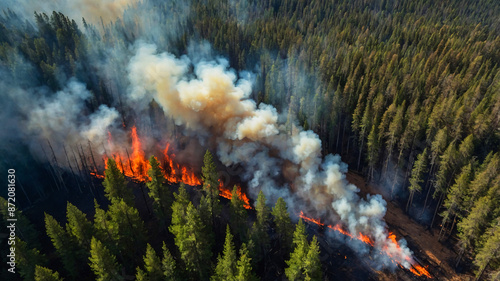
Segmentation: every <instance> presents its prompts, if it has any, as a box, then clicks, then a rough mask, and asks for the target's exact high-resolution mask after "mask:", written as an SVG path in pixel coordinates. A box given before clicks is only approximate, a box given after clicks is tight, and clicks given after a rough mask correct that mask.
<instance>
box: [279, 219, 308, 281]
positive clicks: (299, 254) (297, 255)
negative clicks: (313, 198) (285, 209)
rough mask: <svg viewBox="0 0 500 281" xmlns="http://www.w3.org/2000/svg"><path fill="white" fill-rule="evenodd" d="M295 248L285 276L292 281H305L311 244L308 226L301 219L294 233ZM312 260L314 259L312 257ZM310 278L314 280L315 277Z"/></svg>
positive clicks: (287, 262)
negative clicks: (305, 262) (307, 232)
mask: <svg viewBox="0 0 500 281" xmlns="http://www.w3.org/2000/svg"><path fill="white" fill-rule="evenodd" d="M293 246H294V247H293V248H294V250H293V252H292V253H291V254H290V259H289V260H288V261H286V264H287V265H288V267H287V268H285V275H286V277H287V278H288V280H290V281H294V280H304V279H305V273H304V261H305V260H306V258H307V255H308V252H309V243H308V242H307V235H306V226H305V225H304V222H303V221H302V219H299V222H298V223H297V226H296V228H295V232H294V233H293ZM311 254H313V253H311ZM311 258H314V257H313V256H311ZM310 277H311V278H312V277H313V276H310Z"/></svg>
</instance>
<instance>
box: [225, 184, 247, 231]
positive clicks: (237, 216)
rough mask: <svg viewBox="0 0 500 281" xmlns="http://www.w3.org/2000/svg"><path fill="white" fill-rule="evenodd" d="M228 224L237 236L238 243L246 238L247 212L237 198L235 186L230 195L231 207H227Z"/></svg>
mask: <svg viewBox="0 0 500 281" xmlns="http://www.w3.org/2000/svg"><path fill="white" fill-rule="evenodd" d="M229 211H230V213H229V215H230V220H229V223H230V225H231V229H232V230H233V231H234V233H235V235H238V236H239V238H240V241H244V240H245V238H246V224H247V219H248V215H247V210H246V209H245V202H243V200H241V198H240V197H239V196H238V187H237V186H236V185H235V186H234V187H233V191H232V193H231V205H229Z"/></svg>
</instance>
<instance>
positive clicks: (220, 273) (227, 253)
mask: <svg viewBox="0 0 500 281" xmlns="http://www.w3.org/2000/svg"><path fill="white" fill-rule="evenodd" d="M236 262H237V259H236V249H235V248H234V243H233V235H231V231H230V230H229V226H227V227H226V241H225V243H224V253H223V255H222V257H221V256H220V255H219V258H218V259H217V266H216V267H215V273H214V275H213V276H212V278H211V280H213V281H219V280H220V281H225V280H234V278H235V276H236V274H237V271H236Z"/></svg>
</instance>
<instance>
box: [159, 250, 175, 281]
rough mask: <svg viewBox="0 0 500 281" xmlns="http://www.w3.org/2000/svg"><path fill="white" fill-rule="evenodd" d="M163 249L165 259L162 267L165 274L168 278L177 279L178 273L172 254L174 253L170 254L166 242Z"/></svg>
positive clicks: (173, 280)
mask: <svg viewBox="0 0 500 281" xmlns="http://www.w3.org/2000/svg"><path fill="white" fill-rule="evenodd" d="M162 249H163V259H162V261H161V269H162V270H163V276H164V277H165V279H166V280H172V281H175V280H177V274H176V265H175V260H174V257H173V256H172V254H170V251H169V250H168V248H167V245H165V242H163V247H162Z"/></svg>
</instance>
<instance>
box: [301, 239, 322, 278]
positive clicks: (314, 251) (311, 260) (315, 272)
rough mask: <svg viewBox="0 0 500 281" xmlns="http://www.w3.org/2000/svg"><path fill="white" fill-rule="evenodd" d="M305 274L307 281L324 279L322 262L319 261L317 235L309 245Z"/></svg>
mask: <svg viewBox="0 0 500 281" xmlns="http://www.w3.org/2000/svg"><path fill="white" fill-rule="evenodd" d="M304 274H305V280H306V281H320V280H321V279H322V275H323V274H322V271H321V261H320V259H319V244H318V239H317V238H316V235H315V236H313V239H312V241H311V243H310V244H309V251H308V252H307V255H306V257H305V260H304Z"/></svg>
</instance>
